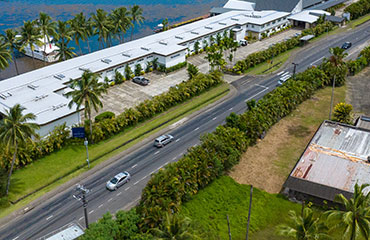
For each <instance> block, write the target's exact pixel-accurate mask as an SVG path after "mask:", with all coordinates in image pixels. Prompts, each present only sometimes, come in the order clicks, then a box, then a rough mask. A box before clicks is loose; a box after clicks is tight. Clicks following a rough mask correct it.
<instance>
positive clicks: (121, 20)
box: [111, 7, 133, 43]
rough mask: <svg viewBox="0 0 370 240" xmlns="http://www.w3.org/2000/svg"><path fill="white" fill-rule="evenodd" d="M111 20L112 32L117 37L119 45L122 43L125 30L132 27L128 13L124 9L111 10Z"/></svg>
mask: <svg viewBox="0 0 370 240" xmlns="http://www.w3.org/2000/svg"><path fill="white" fill-rule="evenodd" d="M111 18H112V20H113V26H114V32H115V34H116V35H117V36H118V38H119V41H120V43H123V42H124V36H125V34H126V32H127V30H128V29H129V28H130V27H131V26H132V25H133V24H132V21H131V17H130V16H129V12H128V11H127V9H126V8H125V7H120V8H116V9H114V10H113V12H112V15H111Z"/></svg>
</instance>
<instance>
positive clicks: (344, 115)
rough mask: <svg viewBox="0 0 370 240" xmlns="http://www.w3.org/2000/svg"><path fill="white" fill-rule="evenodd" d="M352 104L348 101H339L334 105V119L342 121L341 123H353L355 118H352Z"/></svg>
mask: <svg viewBox="0 0 370 240" xmlns="http://www.w3.org/2000/svg"><path fill="white" fill-rule="evenodd" d="M352 109H353V108H352V105H351V104H347V103H338V104H337V105H336V106H335V107H334V112H333V116H334V118H333V121H336V122H340V123H346V124H352V123H353V118H352V115H351V113H352Z"/></svg>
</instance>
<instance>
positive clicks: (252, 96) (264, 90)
mask: <svg viewBox="0 0 370 240" xmlns="http://www.w3.org/2000/svg"><path fill="white" fill-rule="evenodd" d="M266 90H267V89H263V90H262V91H260V92H258V93H256V94H254V95H253V96H252V97H250V98H248V99H247V100H245V101H246V102H248V101H249V100H251V99H253V98H254V97H256V96H258V95H260V94H261V93H263V92H264V91H266Z"/></svg>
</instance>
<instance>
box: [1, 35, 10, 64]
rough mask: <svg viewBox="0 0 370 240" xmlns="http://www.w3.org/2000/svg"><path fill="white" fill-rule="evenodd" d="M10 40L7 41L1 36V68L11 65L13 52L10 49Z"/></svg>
mask: <svg viewBox="0 0 370 240" xmlns="http://www.w3.org/2000/svg"><path fill="white" fill-rule="evenodd" d="M10 47H11V46H10V44H9V42H6V41H5V40H4V38H3V37H2V36H1V37H0V69H2V70H4V69H5V68H7V67H8V66H9V61H11V59H12V54H11V53H10V51H9V48H10Z"/></svg>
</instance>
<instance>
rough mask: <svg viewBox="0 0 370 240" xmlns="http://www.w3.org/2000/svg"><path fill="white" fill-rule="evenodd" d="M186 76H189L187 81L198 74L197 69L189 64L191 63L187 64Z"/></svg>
mask: <svg viewBox="0 0 370 240" xmlns="http://www.w3.org/2000/svg"><path fill="white" fill-rule="evenodd" d="M187 70H188V76H189V79H192V78H194V77H195V76H196V75H197V74H198V73H199V69H198V67H197V66H195V65H193V64H191V63H188V68H187Z"/></svg>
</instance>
